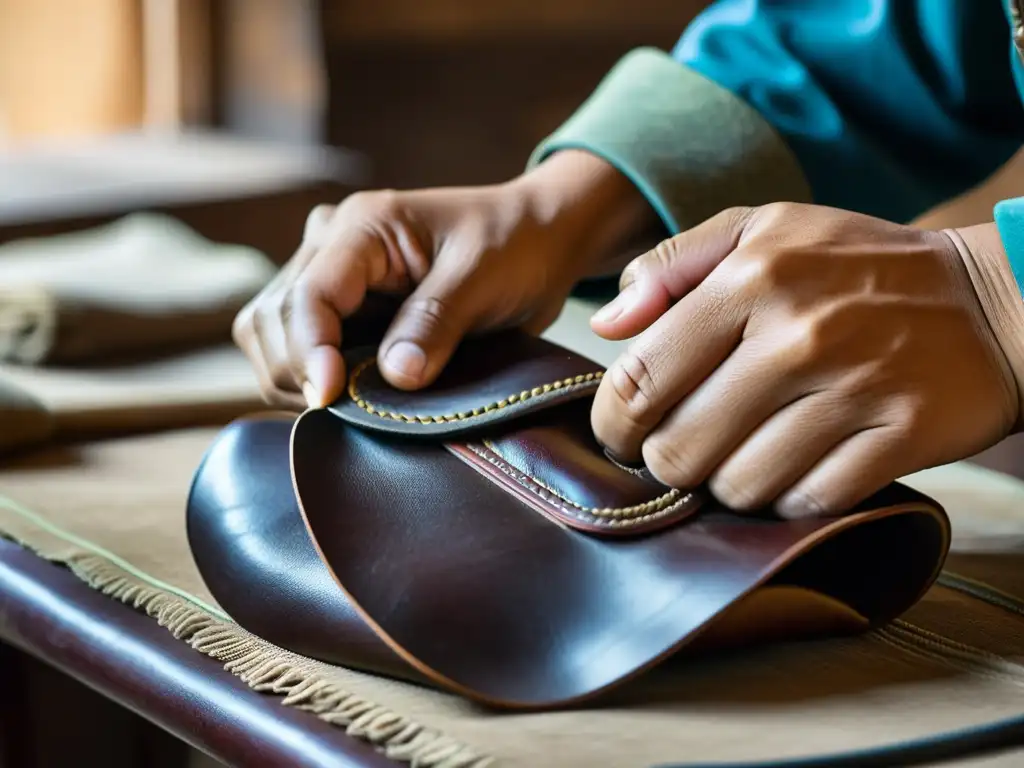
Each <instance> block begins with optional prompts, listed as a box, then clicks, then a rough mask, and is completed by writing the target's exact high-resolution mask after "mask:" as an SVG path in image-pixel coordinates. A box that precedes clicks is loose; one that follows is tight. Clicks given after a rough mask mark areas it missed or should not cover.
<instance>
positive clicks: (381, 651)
mask: <svg viewBox="0 0 1024 768" xmlns="http://www.w3.org/2000/svg"><path fill="white" fill-rule="evenodd" d="M375 353H376V349H375V347H373V346H370V347H364V348H360V349H354V350H348V351H346V359H347V362H348V365H349V372H350V375H349V387H348V391H347V393H346V394H345V395H344V396H343V397H342V398H340V399H339V400H338V401H337V402H336V403H334V404H332V405H331V406H330V407H329V408H326V409H317V410H310V411H307V412H305V413H303V414H302V415H301V416H298V417H295V416H294V415H289V414H266V415H261V416H259V417H253V418H246V419H242V420H239V421H236V422H234V423H232V424H230V425H229V426H228V427H227V428H226V429H225V430H224V431H223V432H222V433H221V435H220V436H219V437H218V438H217V440H216V441H215V442H214V444H213V445H212V446H211V447H210V449H209V451H208V452H207V455H206V456H205V457H204V459H203V461H202V464H201V466H200V467H199V469H198V470H197V472H196V475H195V479H194V483H193V487H192V490H191V494H190V498H189V504H188V535H189V541H190V545H191V547H192V552H193V555H194V558H195V560H196V563H197V565H198V567H199V570H200V572H201V574H202V576H203V578H204V580H205V581H206V583H207V585H208V587H209V589H210V591H211V592H212V594H213V595H214V597H215V598H216V599H217V601H218V602H219V603H220V605H221V606H222V607H223V609H224V610H225V611H227V612H228V613H229V614H230V615H231V616H232V617H233V618H234V619H235V620H236V621H237V622H238V623H239V624H240V625H242V626H243V627H245V628H246V629H248V630H249V631H251V632H253V633H255V634H257V635H259V636H261V637H263V638H265V639H266V640H268V641H270V642H272V643H275V644H276V645H279V646H280V647H283V648H286V649H289V650H291V651H294V652H296V653H299V654H302V655H305V656H309V657H313V658H316V659H320V660H323V661H326V662H329V663H335V664H339V665H343V666H347V667H352V668H358V669H363V670H367V671H371V672H375V673H378V674H384V675H388V676H392V677H396V678H400V679H405V680H410V681H415V682H419V683H423V684H427V685H431V686H435V687H440V688H443V689H446V690H449V691H452V692H456V693H458V694H461V695H462V696H465V697H467V698H469V699H472V700H474V701H477V702H480V703H483V704H487V705H491V706H494V707H501V708H517V709H537V708H551V707H559V706H565V705H568V704H571V703H576V702H579V701H582V700H586V699H592V698H594V697H596V696H598V695H599V694H601V693H602V692H605V691H608V690H610V689H611V688H613V687H614V686H616V685H619V684H621V683H623V682H624V681H626V680H628V679H630V678H631V677H633V676H635V675H638V674H640V673H641V672H643V671H645V670H648V669H650V668H652V667H654V666H655V665H657V664H658V663H659V662H660V661H662V660H664V659H666V658H667V657H669V656H671V655H674V654H677V653H686V654H693V655H695V656H696V655H697V654H700V653H706V652H713V651H717V650H720V649H724V648H734V649H735V648H736V647H738V646H750V645H753V644H758V643H766V642H772V641H778V640H795V639H811V638H821V637H830V636H837V635H844V634H850V633H856V632H862V631H864V630H866V629H868V628H870V627H872V626H876V625H879V624H882V623H885V622H887V621H890V620H891V619H893V618H895V617H896V616H898V615H900V614H901V613H903V612H904V611H905V610H906V609H908V608H909V607H910V606H912V605H913V604H914V603H915V602H916V601H917V600H918V599H919V598H920V597H921V596H922V595H923V594H924V592H925V591H926V590H927V589H928V588H929V586H930V585H931V584H932V582H933V581H934V580H935V578H936V577H937V576H938V573H939V571H940V569H941V567H942V564H943V562H944V560H945V557H946V554H947V552H948V548H949V540H950V530H949V521H948V519H947V517H946V515H945V513H944V511H943V510H942V509H941V507H940V506H939V505H938V504H936V503H935V502H934V501H933V500H931V499H929V498H927V497H925V496H923V495H921V494H920V493H917V492H916V491H913V490H912V489H910V488H907V487H905V486H902V485H900V484H895V483H894V484H892V485H890V486H888V487H887V488H885V489H884V490H883V491H881V492H879V493H878V494H876V495H875V496H874V497H872V498H871V499H869V500H867V501H866V502H864V503H863V504H861V505H860V506H859V507H858V508H857V509H855V510H853V511H852V512H851V513H849V514H846V515H844V516H842V517H837V518H828V519H809V520H780V519H778V518H775V517H773V516H772V515H770V514H768V513H763V514H739V513H736V512H732V511H730V510H727V509H725V508H723V507H722V506H721V505H719V504H718V503H717V502H715V501H714V499H713V498H711V497H710V496H709V495H708V494H707V493H705V492H704V491H703V490H701V489H694V490H688V491H687V490H677V489H672V488H668V487H665V486H663V485H661V484H660V483H658V482H657V481H656V480H655V479H653V477H651V476H650V475H649V474H648V473H646V472H645V471H643V470H638V469H635V468H631V467H626V466H622V465H619V464H617V463H616V462H614V461H613V460H611V459H610V458H609V457H607V456H606V455H605V453H604V452H603V451H602V449H601V447H600V446H599V445H598V444H597V442H596V441H595V439H594V437H593V434H592V432H591V431H590V421H589V408H590V404H591V400H592V397H593V394H594V392H595V391H596V389H597V387H598V385H599V384H600V380H601V377H602V371H601V369H600V367H599V366H598V365H596V364H595V363H593V362H591V361H589V360H587V359H585V358H583V357H581V356H579V355H576V354H574V353H572V352H569V351H568V350H566V349H564V348H561V347H559V346H557V345H554V344H551V343H549V342H546V341H543V340H540V339H536V338H533V337H529V336H526V335H522V334H519V333H514V332H508V333H502V334H496V335H493V336H489V337H486V338H481V339H474V340H471V341H467V342H464V343H463V344H462V346H461V347H460V348H459V349H458V350H457V352H456V354H455V356H454V358H453V359H452V361H451V363H450V364H449V366H448V367H447V368H446V370H445V372H444V373H443V374H442V376H441V378H440V379H439V380H438V381H437V382H436V383H435V384H434V385H432V386H430V387H429V388H427V389H426V390H424V391H420V392H402V391H398V390H395V389H393V388H391V387H389V386H388V385H387V384H386V382H384V380H383V379H382V377H381V376H380V374H379V372H378V371H377V369H376V364H375Z"/></svg>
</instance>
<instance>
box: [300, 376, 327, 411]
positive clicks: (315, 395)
mask: <svg viewBox="0 0 1024 768" xmlns="http://www.w3.org/2000/svg"><path fill="white" fill-rule="evenodd" d="M302 396H303V397H304V398H306V405H308V406H309V407H310V408H322V407H323V405H324V401H323V398H322V397H320V392H319V391H317V388H316V387H314V386H313V385H312V384H310V383H309V382H308V381H307V382H306V383H305V384H303V385H302Z"/></svg>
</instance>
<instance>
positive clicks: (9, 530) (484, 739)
mask: <svg viewBox="0 0 1024 768" xmlns="http://www.w3.org/2000/svg"><path fill="white" fill-rule="evenodd" d="M590 310H591V308H589V307H586V306H584V305H582V304H578V303H574V304H571V305H570V306H569V307H567V309H566V312H565V313H564V314H563V317H562V318H561V319H560V320H559V322H558V323H557V324H556V326H555V328H553V329H552V332H551V333H550V334H549V335H550V336H552V337H553V338H556V339H557V340H559V341H562V343H566V344H567V345H568V346H574V347H576V348H577V349H580V350H581V351H583V352H585V353H587V354H590V355H591V356H592V357H594V358H595V359H598V360H600V361H601V362H604V363H607V362H608V361H609V360H610V358H611V357H612V356H613V355H614V352H615V347H614V346H613V345H606V344H604V343H603V342H600V341H597V340H595V339H594V338H593V337H592V336H590V337H588V336H586V335H585V334H584V335H580V334H577V333H576V331H575V330H574V329H579V328H580V327H581V326H582V327H585V319H586V316H587V315H588V314H589V311H590ZM208 354H210V357H209V358H202V357H200V358H195V359H191V358H189V359H183V360H172V361H166V362H164V363H152V364H150V365H151V367H148V368H142V369H135V373H134V377H135V378H134V379H133V378H132V376H131V375H128V374H127V373H125V370H124V369H122V370H118V371H115V372H108V373H106V374H103V373H88V372H81V371H79V372H64V373H56V372H51V373H46V372H45V371H36V372H34V373H32V372H26V371H22V372H21V374H20V375H19V374H17V372H13V371H11V370H8V371H7V373H8V374H10V376H9V377H8V379H7V381H8V389H10V384H11V382H12V381H13V377H15V376H16V377H17V379H18V380H17V385H18V387H20V388H22V389H24V390H27V391H28V392H29V393H31V395H32V396H34V397H36V398H38V399H39V400H40V401H44V402H46V404H47V407H46V409H45V410H46V411H47V412H48V413H50V414H51V415H52V416H53V418H54V419H56V421H57V422H59V423H62V424H65V425H66V424H68V423H71V424H75V423H80V424H81V423H86V424H90V423H91V424H92V425H93V426H96V427H102V426H104V425H106V426H107V427H109V428H110V429H109V431H113V432H117V431H123V428H125V427H131V426H133V425H134V426H141V427H147V428H149V429H156V428H158V427H161V426H162V427H166V426H169V425H172V424H174V423H175V421H176V420H177V421H178V423H189V422H190V421H191V420H193V416H194V414H193V411H194V410H195V409H201V408H203V407H212V408H217V409H221V410H222V411H223V410H224V409H225V408H227V410H228V411H230V410H232V409H237V408H239V407H241V405H242V404H243V402H244V401H245V400H246V399H251V398H253V396H254V390H253V386H254V382H253V381H252V380H251V378H247V374H246V368H245V366H244V364H242V361H240V360H239V359H238V357H237V355H236V356H234V357H232V355H231V354H229V352H227V351H222V352H210V353H208ZM204 361H205V362H204ZM161 365H163V366H165V368H164V369H161V368H160V366H161ZM3 379H4V371H3V370H0V384H2V383H3ZM19 397H20V396H19ZM19 397H8V403H9V404H11V403H13V404H14V405H13V406H11V407H12V408H14V407H15V406H17V403H19V402H21V400H20V399H19ZM2 399H3V390H2V389H0V400H2ZM17 407H19V408H20V406H17ZM15 412H16V410H8V411H7V417H6V418H5V419H4V420H3V422H2V423H0V430H2V429H4V427H5V426H8V427H9V426H10V425H12V424H14V423H15V422H14V420H13V417H12V414H13V413H15ZM0 413H3V410H2V409H0ZM72 431H73V430H72ZM100 431H103V430H100ZM57 433H58V434H59V433H60V430H57ZM215 434H216V431H215V430H214V429H208V428H190V429H175V430H173V431H164V432H161V433H155V434H142V435H135V436H120V437H108V438H106V439H105V440H103V441H98V442H88V443H82V444H79V445H76V446H69V445H68V444H67V443H66V441H65V442H64V444H61V445H50V446H49V447H44V448H38V449H35V450H34V451H32V452H30V453H25V452H22V453H21V454H20V455H19V457H18V458H15V459H8V460H7V461H6V462H5V463H4V464H3V465H0V534H2V535H4V536H6V537H9V538H12V539H14V540H16V541H18V542H21V543H22V544H23V545H25V546H27V547H29V548H31V549H33V550H34V551H36V552H38V553H39V554H40V555H42V556H44V557H47V558H49V559H51V560H53V561H55V562H56V563H58V564H63V565H64V566H66V567H68V568H70V569H71V570H72V571H73V572H74V573H75V574H77V575H78V576H79V577H80V578H81V579H83V580H84V581H85V582H86V583H87V584H89V585H90V586H92V587H94V588H96V589H99V590H102V591H104V592H105V593H107V594H108V595H109V596H110V597H111V599H116V600H120V601H122V602H124V603H127V604H128V605H130V606H132V607H134V608H135V609H137V610H140V611H144V612H146V613H148V614H149V615H150V616H152V617H153V619H154V620H155V621H159V622H160V623H161V624H162V625H163V626H164V627H166V629H167V631H168V632H170V633H172V634H173V635H174V636H176V637H177V638H179V639H180V641H181V642H184V643H189V644H190V645H191V646H192V647H193V648H194V649H195V650H196V652H197V653H203V654H206V655H208V656H211V657H213V658H215V659H218V660H220V661H221V662H223V663H224V665H225V667H226V668H227V669H228V670H229V671H230V672H232V673H233V674H235V675H237V676H239V677H241V678H242V679H244V680H245V681H246V682H248V683H249V684H250V685H252V686H253V687H255V688H256V689H258V690H260V691H263V692H266V693H267V694H268V695H274V696H278V697H280V699H281V701H282V704H283V705H285V706H294V707H301V708H303V709H306V710H309V711H311V712H313V713H315V714H316V715H317V716H319V717H321V718H323V719H324V720H326V721H328V722H331V723H333V724H335V725H337V726H338V727H339V728H344V729H345V730H347V731H348V732H349V733H350V734H352V735H353V736H355V737H357V738H360V739H365V740H367V741H369V742H371V743H373V744H375V745H377V746H378V747H379V748H380V749H381V750H382V751H384V752H385V753H386V754H387V755H389V756H390V757H391V758H392V759H394V760H395V761H397V762H398V763H404V764H408V765H413V766H432V767H434V768H480V767H481V766H484V765H507V766H516V767H524V768H525V767H529V768H546V767H547V766H552V767H554V766H559V767H564V768H576V767H579V768H583V767H584V766H586V768H593V767H595V766H613V767H616V768H617V767H618V766H623V767H625V766H630V767H633V766H652V765H658V764H666V763H692V762H708V761H717V760H730V759H752V758H761V759H763V758H769V757H783V756H799V755H809V754H820V753H830V752H833V751H837V750H847V749H853V748H863V747H870V746H877V745H883V744H890V743H893V742H899V741H902V740H906V739H911V738H915V737H921V736H925V735H930V734H935V733H939V732H943V731H947V730H949V729H957V728H961V727H964V726H969V725H972V724H977V723H981V722H985V721H989V720H993V719H997V718H1000V717H1004V716H1008V715H1011V714H1013V713H1016V712H1019V711H1022V710H1024V603H1022V602H1021V601H1020V600H1018V599H1017V597H1024V484H1022V483H1020V482H1018V481H1016V480H1013V479H1011V478H1008V477H1006V476H1003V475H999V474H996V473H993V472H989V471H986V470H982V469H978V468H974V467H970V466H965V465H954V466H950V467H943V468H939V469H935V470H931V471H929V472H925V473H921V474H919V475H916V476H914V477H912V478H909V479H908V482H909V483H910V484H911V485H914V486H916V487H918V488H919V489H921V490H923V491H925V492H926V493H931V494H933V495H934V496H936V497H937V498H939V500H940V501H942V502H943V503H944V504H946V505H947V507H948V509H949V512H950V514H951V516H952V517H953V519H954V530H955V546H956V547H957V548H958V549H959V550H962V552H961V553H958V554H957V555H956V556H955V557H954V558H953V560H952V561H951V563H950V568H951V570H955V571H958V572H962V573H964V574H966V575H967V576H969V577H972V579H974V580H968V581H962V580H961V581H958V580H956V579H953V578H951V577H948V576H947V577H946V584H947V586H942V585H940V586H937V587H936V588H935V589H933V590H932V591H931V593H930V594H929V595H928V596H927V597H926V598H925V600H924V601H923V602H922V603H921V604H920V605H918V606H917V607H916V608H915V609H913V610H912V611H910V613H909V614H908V615H907V616H905V617H904V618H903V619H902V620H901V621H898V622H896V623H895V624H893V625H891V626H889V627H886V628H885V629H882V630H879V631H875V632H873V633H871V634H869V635H866V636H862V637H858V638H854V639H845V640H841V641H834V642H833V641H826V642H815V643H794V644H789V645H779V646H774V647H769V648H763V649H759V650H755V651H747V652H744V653H740V654H733V655H729V656H721V657H717V658H715V657H702V658H690V657H687V656H685V655H683V656H680V657H679V658H677V659H674V660H671V661H669V662H667V663H665V664H662V665H661V666H659V667H658V668H657V669H656V670H654V671H653V672H652V673H650V674H647V675H646V676H644V677H642V678H641V679H638V680H637V681H635V682H633V683H631V684H630V685H628V686H626V687H625V688H623V689H621V690H619V691H617V692H616V693H615V694H614V695H612V696H610V697H609V698H606V699H603V700H601V701H600V702H598V703H597V704H595V705H594V706H592V707H589V708H581V709H577V710H572V711H564V712H555V713H543V714H499V713H494V712H488V711H486V710H483V709H481V708H479V707H476V706H474V705H472V704H470V703H468V702H466V701H463V700H461V699H459V698H457V697H454V696H450V695H448V694H445V693H441V692H437V691H433V690H428V689H423V688H418V687H414V686H410V685H406V684H402V683H397V682H392V681H388V680H384V679H380V678H376V677H373V676H370V675H365V674H361V673H358V672H354V671H350V670H346V669H342V668H338V667H333V666H329V665H325V664H321V663H318V662H315V661H312V660H309V659H304V658H301V657H298V656H296V655H294V654H290V653H287V652H285V651H282V650H281V649H278V648H275V647H273V646H271V645H270V644H268V643H265V642H263V641H262V640H260V639H259V638H256V637H253V636H252V635H250V634H248V633H247V632H245V631H244V630H242V629H241V628H239V627H238V626H237V625H235V624H234V623H232V622H231V621H230V619H229V618H228V617H226V616H225V615H223V613H222V612H221V610H220V609H219V607H218V606H217V604H216V602H215V601H214V600H213V598H212V597H211V595H210V594H209V592H208V591H207V590H206V588H205V587H204V585H203V583H202V580H201V579H200V577H199V574H198V572H197V570H196V568H195V566H194V564H193V562H192V558H191V555H190V553H189V549H188V545H187V541H186V536H185V527H184V514H185V499H186V495H187V492H188V487H189V482H190V480H191V476H192V473H193V471H194V469H195V468H196V466H197V464H198V462H199V460H200V458H201V456H202V453H203V451H204V450H205V449H206V447H207V446H208V445H209V443H210V441H211V440H212V438H213V437H214V435H215ZM0 442H2V441H0ZM871 567H872V564H871V562H870V557H867V558H866V560H865V563H864V568H871ZM466 578H472V574H467V575H466ZM982 582H983V583H982ZM986 584H987V585H988V586H986ZM1015 596H1016V597H1015ZM1022 760H1024V756H1022V755H1021V754H1020V753H1018V754H1016V755H1001V756H997V757H991V758H987V759H985V760H979V761H975V762H973V763H972V764H977V765H981V764H985V765H1020V764H1024V763H1022Z"/></svg>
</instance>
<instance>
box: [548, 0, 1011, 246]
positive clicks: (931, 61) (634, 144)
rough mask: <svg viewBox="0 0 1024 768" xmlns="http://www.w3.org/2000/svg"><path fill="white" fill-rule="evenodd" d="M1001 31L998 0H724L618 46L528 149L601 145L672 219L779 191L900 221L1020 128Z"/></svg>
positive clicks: (997, 154) (997, 156)
mask: <svg viewBox="0 0 1024 768" xmlns="http://www.w3.org/2000/svg"><path fill="white" fill-rule="evenodd" d="M1011 49H1012V46H1011V34H1010V25H1009V21H1008V18H1007V14H1006V11H1005V9H1004V8H1003V3H1002V2H1001V0H801V1H800V2H792V0H718V1H717V2H715V3H713V4H712V5H711V6H710V7H709V8H708V9H707V10H706V11H705V12H704V13H702V14H701V15H699V16H698V17H697V18H696V19H695V20H694V21H693V22H692V24H691V25H690V26H689V28H688V29H687V30H686V32H685V34H684V35H683V36H682V38H681V39H680V41H679V43H678V44H677V45H676V47H675V48H674V50H673V51H672V52H671V56H668V55H665V54H662V53H660V52H657V51H653V50H647V49H644V50H640V51H634V52H633V53H631V54H629V55H628V56H626V57H625V58H624V59H623V60H622V61H621V62H620V63H619V64H618V65H617V66H616V67H615V69H613V70H612V71H611V72H610V73H609V74H608V76H607V77H606V78H605V80H604V82H603V83H602V84H601V85H600V87H599V88H598V89H597V90H596V91H595V92H594V94H593V95H592V96H591V97H590V98H589V99H588V100H587V102H586V103H584V104H583V105H582V106H581V107H580V108H579V110H577V112H576V113H575V114H574V115H573V116H572V117H571V118H570V119H569V120H568V121H567V122H566V123H565V124H564V125H563V126H562V127H561V128H559V129H558V130H557V131H556V132H555V133H554V134H553V135H552V136H550V137H548V139H546V140H545V141H544V142H543V143H542V144H541V145H540V146H539V147H538V148H537V150H536V151H535V152H534V154H533V156H532V157H531V161H530V162H531V164H535V163H537V162H540V161H541V160H543V159H544V158H545V157H547V156H548V155H550V154H551V153H552V152H555V151H558V150H559V149H561V148H567V147H574V148H582V149H587V150H589V151H591V152H594V153H595V154H598V155H600V156H602V157H604V158H605V159H607V160H608V161H609V162H611V163H612V164H614V165H615V166H616V167H618V168H619V169H620V170H621V171H623V173H625V174H626V175H627V176H628V177H629V178H631V179H632V180H633V182H634V183H635V184H636V185H637V186H638V188H639V189H640V190H641V191H642V192H643V193H644V194H645V195H646V196H647V198H648V200H650V202H651V204H652V205H653V206H654V208H655V210H657V211H658V212H659V213H660V215H661V218H662V220H663V221H664V222H665V223H666V226H667V227H668V228H669V230H670V231H679V230H680V229H685V228H687V227H689V226H692V225H693V224H695V223H698V222H699V221H702V220H703V219H705V218H707V216H709V215H711V214H713V213H715V212H717V211H719V210H721V209H722V208H726V207H729V206H732V205H756V204H760V203H764V202H769V201H773V200H795V201H805V202H806V201H814V202H818V203H821V204H825V205H832V206H836V207H841V208H846V209H850V210H855V211H861V212H864V213H869V214H872V215H876V216H881V217H883V218H887V219H890V220H893V221H907V220H909V219H911V218H913V217H914V216H916V215H918V214H920V213H922V212H923V211H925V210H927V209H928V208H930V207H932V206H933V205H935V204H937V203H939V202H941V201H943V200H946V199H948V198H950V197H952V196H954V195H956V194H959V193H961V192H963V191H964V190H966V189H968V188H969V187H971V186H973V185H974V184H977V183H979V182H980V181H982V180H984V179H985V177H986V176H988V175H989V174H990V173H992V172H993V171H994V170H996V169H997V168H998V167H999V166H1000V165H1001V164H1002V163H1003V162H1005V161H1006V160H1007V159H1008V158H1009V157H1010V156H1011V155H1012V154H1013V153H1014V152H1015V151H1016V150H1017V149H1018V148H1019V147H1020V146H1021V144H1022V142H1024V108H1022V105H1021V99H1020V96H1019V94H1018V92H1017V88H1016V83H1015V77H1019V76H1020V72H1019V69H1017V68H1016V67H1017V65H1011V64H1010V61H1009V60H1008V53H1009V52H1010V51H1011ZM673 65H674V66H673ZM1017 82H1020V81H1019V80H1018V81H1017Z"/></svg>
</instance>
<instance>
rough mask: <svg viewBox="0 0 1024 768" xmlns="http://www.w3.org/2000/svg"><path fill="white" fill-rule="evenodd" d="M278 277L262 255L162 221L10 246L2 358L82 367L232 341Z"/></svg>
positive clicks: (1, 305)
mask: <svg viewBox="0 0 1024 768" xmlns="http://www.w3.org/2000/svg"><path fill="white" fill-rule="evenodd" d="M275 271H276V268H275V266H274V264H273V263H272V262H271V261H270V260H269V259H268V258H266V256H264V255H263V254H262V253H260V252H259V251H256V250H254V249H252V248H249V247H246V246H240V245H224V244H218V243H213V242H211V241H209V240H207V239H205V238H203V237H202V236H200V235H199V234H198V233H196V232H195V231H194V230H192V229H191V228H189V227H188V226H186V225H185V224H183V223H181V222H179V221H178V220H176V219H174V218H172V217H169V216H165V215H162V214H152V213H137V214H132V215H130V216H126V217H124V218H122V219H119V220H117V221H115V222H112V223H110V224H106V225H103V226H100V227H95V228H92V229H88V230H82V231H78V232H72V233H68V234H62V235H56V236H52V237H46V238H33V239H24V240H18V241H14V242H10V243H6V244H4V245H0V361H2V362H13V363H18V364H23V365H80V364H90V363H94V362H96V361H99V360H109V359H111V358H114V357H124V356H139V355H145V356H153V355H160V354H168V353H169V352H172V351H174V352H180V351H183V350H188V349H195V348H197V347H201V346H207V345H211V344H216V343H218V342H226V341H228V340H229V339H230V333H231V322H232V320H233V319H234V316H235V314H236V313H237V312H238V310H239V309H241V308H242V306H243V305H244V304H245V302H247V301H248V300H249V299H250V298H252V296H254V295H255V294H256V293H257V292H258V291H259V290H260V289H261V288H262V287H263V286H264V285H265V284H266V283H267V282H268V281H269V280H270V279H271V277H272V276H273V275H274V273H275Z"/></svg>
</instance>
